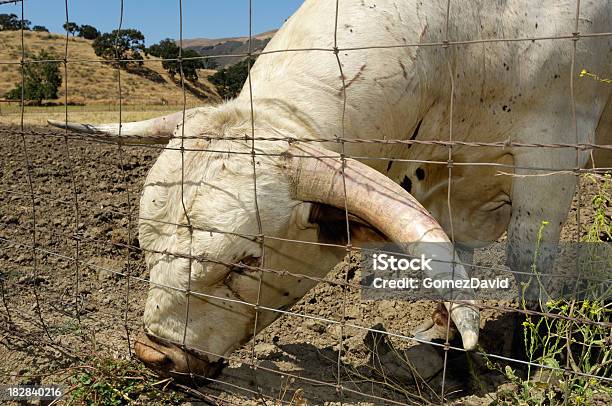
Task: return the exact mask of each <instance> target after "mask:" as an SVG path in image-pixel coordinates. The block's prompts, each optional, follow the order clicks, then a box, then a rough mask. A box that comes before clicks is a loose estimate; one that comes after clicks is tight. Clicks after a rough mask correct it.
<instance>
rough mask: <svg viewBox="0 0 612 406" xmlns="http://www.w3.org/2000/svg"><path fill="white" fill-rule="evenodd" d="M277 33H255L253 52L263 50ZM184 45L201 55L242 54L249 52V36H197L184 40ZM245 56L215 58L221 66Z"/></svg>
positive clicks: (233, 62)
mask: <svg viewBox="0 0 612 406" xmlns="http://www.w3.org/2000/svg"><path fill="white" fill-rule="evenodd" d="M274 34H276V30H273V31H267V32H264V33H261V34H258V35H254V36H253V39H252V44H251V49H252V51H253V52H255V51H261V50H263V49H264V48H265V47H266V45H268V42H270V40H271V39H272V37H273V36H274ZM183 47H185V48H186V49H193V50H194V51H196V52H197V53H199V54H200V55H205V56H210V55H215V56H218V55H240V54H246V53H248V52H249V37H234V38H219V39H209V38H195V39H187V40H183ZM243 59H244V57H232V56H224V57H220V58H215V61H216V62H217V64H218V66H219V67H221V68H224V67H228V66H230V65H233V64H235V63H238V62H240V61H241V60H243Z"/></svg>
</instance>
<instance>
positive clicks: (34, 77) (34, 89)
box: [6, 49, 62, 104]
mask: <svg viewBox="0 0 612 406" xmlns="http://www.w3.org/2000/svg"><path fill="white" fill-rule="evenodd" d="M28 58H29V59H30V60H34V61H45V60H49V59H57V56H55V55H53V54H51V53H49V52H47V51H46V50H44V49H41V50H40V51H39V53H38V54H37V55H30V56H29V57H28ZM61 84H62V77H61V75H60V64H59V62H39V63H26V64H25V65H23V87H22V83H21V82H19V83H17V84H15V88H14V89H13V90H11V91H10V92H8V93H7V94H6V98H7V99H9V100H21V94H22V89H23V97H24V100H30V101H34V102H36V103H37V104H41V103H42V101H43V100H50V99H57V98H58V90H59V88H60V86H61Z"/></svg>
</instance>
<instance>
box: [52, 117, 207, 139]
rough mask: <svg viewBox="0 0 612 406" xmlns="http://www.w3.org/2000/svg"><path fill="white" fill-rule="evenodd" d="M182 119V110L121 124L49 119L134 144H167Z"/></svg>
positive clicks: (93, 134)
mask: <svg viewBox="0 0 612 406" xmlns="http://www.w3.org/2000/svg"><path fill="white" fill-rule="evenodd" d="M196 110H197V109H191V110H188V111H186V112H185V117H186V118H188V117H190V116H193V114H194V113H195V112H196ZM182 121H183V112H182V111H179V112H177V113H174V114H170V115H167V116H163V117H157V118H153V119H150V120H144V121H135V122H131V123H121V125H119V123H109V124H83V123H71V122H64V121H56V120H47V122H48V123H49V124H50V125H52V126H54V127H59V128H65V129H68V130H71V131H75V132H78V133H81V134H84V135H86V136H89V137H92V138H96V139H103V140H108V141H114V142H118V143H133V144H167V143H168V141H169V140H170V139H171V138H172V136H173V134H174V131H175V130H176V129H177V127H178V126H179V125H180V124H181V123H182Z"/></svg>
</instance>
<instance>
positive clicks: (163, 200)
mask: <svg viewBox="0 0 612 406" xmlns="http://www.w3.org/2000/svg"><path fill="white" fill-rule="evenodd" d="M335 3H336V2H335V1H330V0H307V1H306V2H305V3H304V5H303V6H302V7H301V8H300V10H299V11H298V12H297V13H296V14H295V15H294V16H292V17H291V18H290V19H289V20H288V21H287V23H286V24H285V25H284V26H283V28H282V29H281V30H280V31H279V32H278V33H277V34H276V36H275V37H274V39H273V40H272V41H271V42H270V43H269V45H268V46H267V48H266V51H275V50H285V49H299V48H328V49H329V48H331V47H332V46H333V38H334V15H335ZM446 4H447V2H446V0H444V1H442V0H434V1H426V2H420V1H413V0H404V1H392V0H376V1H374V0H360V1H340V10H339V16H340V17H339V24H338V45H339V47H340V48H347V47H368V46H380V45H398V44H399V45H401V44H413V43H433V42H441V41H442V40H444V39H445V37H444V33H445V16H446ZM611 7H612V6H611V3H610V2H608V1H604V0H602V1H583V2H582V8H581V19H580V29H579V30H580V31H581V32H582V33H589V32H606V31H610V27H611V26H612V23H611V21H612V19H611V14H612V12H611ZM574 13H575V1H559V0H544V1H539V2H534V1H526V0H506V1H489V0H486V1H452V2H451V12H450V21H449V23H450V25H449V30H448V32H449V38H448V39H449V40H451V41H453V40H474V39H480V38H515V37H531V36H555V35H565V34H568V33H571V32H572V31H573V30H574V27H573V24H574V21H573V18H574ZM572 46H573V42H572V41H571V40H565V41H550V40H549V41H536V42H531V41H525V42H505V43H485V44H475V45H474V44H472V45H460V46H451V47H449V48H448V49H446V50H445V49H443V48H442V47H439V46H435V47H419V48H416V47H396V48H391V49H365V50H352V51H350V50H347V51H342V52H340V54H339V57H340V60H341V62H342V66H343V70H344V74H345V78H346V85H347V88H346V100H347V105H346V107H347V109H346V117H345V121H344V123H345V130H344V131H343V130H342V120H341V118H342V106H343V89H342V81H341V77H340V74H339V70H338V66H337V61H336V57H335V56H334V54H333V53H332V52H322V51H308V52H286V53H283V52H280V53H274V54H267V55H262V56H260V57H259V59H258V61H257V63H256V64H255V66H254V68H253V70H252V72H251V81H252V85H253V100H254V104H255V106H256V111H255V114H256V123H255V126H256V128H255V132H256V136H260V137H265V136H268V137H273V136H279V135H281V136H290V137H293V138H303V137H317V138H318V137H330V138H333V137H335V136H340V135H342V134H344V135H345V136H346V137H348V138H362V139H409V138H411V137H412V136H415V137H416V139H420V140H448V139H449V135H450V133H449V97H450V89H451V80H450V74H449V66H450V69H451V72H452V77H453V82H454V87H455V93H454V100H453V104H454V115H453V132H452V137H453V140H456V141H482V142H493V141H505V140H512V141H517V142H542V143H555V142H559V143H574V142H576V141H578V142H584V141H586V140H587V139H588V137H589V136H592V135H593V133H594V132H595V129H596V126H597V123H598V121H599V119H600V117H601V113H602V111H603V108H604V106H605V104H606V102H607V100H608V99H609V97H610V86H604V85H602V84H601V83H598V82H595V81H590V80H579V79H575V100H576V112H577V121H578V137H579V139H578V140H576V138H575V134H574V131H573V128H572V119H571V117H572V114H571V104H570V98H569V82H570V78H569V74H570V66H569V64H570V60H571V51H572ZM611 48H612V43H611V40H610V38H609V37H606V38H590V39H587V38H583V39H581V40H580V41H578V42H577V43H576V49H577V52H576V61H577V67H576V72H579V70H580V68H581V67H585V68H588V69H589V70H590V71H592V72H597V73H598V74H600V75H601V76H603V77H611V76H612V72H611V67H612V56H611V53H610V49H611ZM249 96H250V95H249V90H248V87H245V89H244V90H243V91H242V93H241V94H240V96H239V97H238V99H237V100H236V101H233V102H229V103H226V104H225V105H222V106H221V107H218V108H214V107H210V108H205V109H199V110H197V111H195V112H194V115H193V117H192V118H190V119H189V120H188V121H187V122H186V128H185V134H186V135H201V134H219V135H221V136H228V135H234V136H244V135H245V134H250V132H251V128H250V118H251V116H250V102H249ZM419 123H420V124H419ZM417 127H418V133H417V131H416V129H417ZM181 134H182V131H181V129H180V128H179V130H177V132H176V133H175V135H181ZM184 146H185V147H186V148H187V149H189V148H208V149H210V150H215V151H232V152H239V153H241V154H230V153H228V152H193V151H186V152H185V153H184V171H181V166H182V164H181V162H182V160H181V153H180V151H179V150H178V149H180V147H181V140H180V139H173V140H172V141H171V142H170V143H169V145H168V147H170V148H175V149H176V150H165V151H164V152H163V153H162V154H161V156H160V158H159V159H158V161H157V162H156V163H155V165H154V167H153V168H152V170H151V172H150V173H149V176H148V177H147V181H146V184H145V186H144V191H143V195H142V200H141V213H140V214H141V216H142V217H144V218H149V219H151V220H143V221H141V225H140V244H141V246H142V247H143V248H145V249H147V250H152V251H156V252H158V253H149V254H147V265H148V267H149V270H150V272H151V281H152V282H153V285H152V287H151V291H150V294H149V298H148V300H147V305H146V311H145V327H146V328H147V329H148V330H149V331H150V332H152V333H154V334H156V335H159V336H162V337H166V338H169V339H172V340H175V341H177V342H181V341H182V335H183V327H184V323H185V315H186V306H185V304H186V297H185V295H184V293H183V292H181V291H175V290H172V289H169V288H167V287H164V286H172V287H176V288H178V289H183V290H184V289H187V288H188V285H189V284H190V286H189V288H190V290H191V291H199V292H203V293H205V294H207V295H214V296H220V297H227V298H230V299H235V300H244V301H247V302H251V303H254V302H256V301H257V299H258V297H259V298H260V301H261V302H260V303H261V304H262V305H265V306H270V307H274V308H283V307H285V306H289V305H290V304H292V303H294V302H295V301H296V300H297V299H299V297H301V296H302V295H303V294H304V293H305V292H306V291H307V290H308V289H309V288H310V287H311V286H313V282H312V281H308V280H302V281H300V282H298V281H296V279H295V278H292V277H275V276H273V275H270V274H267V273H266V274H264V275H263V278H264V283H263V284H262V286H263V289H264V290H263V291H262V292H259V293H258V291H257V287H258V286H259V283H258V279H257V278H258V276H259V274H257V273H254V272H250V273H249V272H246V273H245V272H242V273H240V272H233V271H232V270H231V269H229V268H228V267H226V266H224V265H222V263H234V262H239V261H241V260H243V259H245V258H248V257H261V255H262V252H261V251H260V246H259V244H257V243H255V242H253V241H250V240H248V239H245V238H242V237H239V236H236V235H232V234H225V233H215V232H209V231H205V230H209V229H220V230H224V231H230V232H232V233H235V234H246V235H257V234H259V230H258V222H257V218H256V215H255V205H254V196H255V193H254V184H253V168H252V162H251V156H250V154H249V152H250V143H249V142H245V141H224V140H213V141H210V142H206V141H204V140H190V139H188V140H185V141H184ZM325 146H326V147H327V148H329V149H332V150H335V151H339V149H340V146H339V144H337V143H328V144H326V145H325ZM256 147H257V149H258V151H262V152H265V153H278V154H281V153H283V152H284V151H286V149H287V148H288V144H287V143H286V142H261V141H258V142H257V143H256ZM346 152H347V154H349V155H351V156H357V157H366V156H370V157H390V158H395V159H400V160H401V159H418V160H429V161H431V160H434V161H441V162H443V163H444V164H443V165H438V164H431V163H430V164H422V163H411V162H401V161H396V162H394V163H393V164H391V165H389V161H386V160H376V159H375V160H366V161H365V162H366V163H367V164H369V165H371V166H372V167H374V168H375V169H377V170H379V171H381V172H383V173H386V174H388V176H389V177H391V178H392V179H394V180H396V181H397V182H398V183H402V184H403V185H405V187H406V188H408V187H409V186H410V188H411V193H412V194H413V195H414V196H415V197H416V198H417V199H419V200H420V201H421V202H422V203H423V204H424V205H425V206H426V208H428V210H429V211H430V212H431V213H432V214H433V215H434V217H435V218H436V219H438V221H440V223H441V224H442V226H443V227H445V229H446V231H447V233H449V234H450V232H451V231H453V232H454V236H455V238H456V239H457V240H459V241H462V242H464V243H465V244H466V245H468V246H482V245H484V244H486V243H488V242H491V241H494V240H496V239H497V238H498V237H499V236H500V235H501V234H502V233H503V232H504V231H505V230H506V229H509V240H510V244H511V247H513V248H511V250H510V261H511V265H512V266H513V269H519V268H521V267H522V266H524V264H525V261H530V260H531V255H530V252H529V251H528V250H524V249H522V247H523V246H525V245H530V244H532V241H533V239H534V238H535V232H536V231H537V228H538V225H539V224H540V222H541V221H542V220H548V221H550V222H551V223H552V225H551V227H550V228H548V229H547V230H546V234H545V240H546V241H552V242H554V241H556V240H557V239H558V234H559V227H560V224H561V222H562V221H563V219H564V218H565V216H566V214H567V210H568V207H569V203H570V201H571V198H572V195H573V190H574V183H575V180H574V178H573V176H571V175H569V176H561V175H556V176H550V177H534V178H511V177H509V176H495V175H496V172H497V171H498V170H502V171H505V172H509V171H511V169H509V168H506V167H491V166H474V165H472V166H455V167H454V168H453V172H452V173H453V183H452V202H451V203H452V205H453V230H451V227H450V225H451V222H450V218H449V214H448V207H447V201H446V195H447V187H448V185H447V177H448V169H447V167H446V163H445V162H446V160H447V159H448V149H447V148H445V147H434V146H427V145H413V146H411V147H408V146H406V145H393V146H384V145H376V144H350V143H348V144H346ZM586 159H587V154H586V153H584V154H582V153H581V154H580V156H579V162H578V163H579V164H580V165H584V163H585V162H586ZM453 160H454V161H455V162H481V163H482V162H497V163H500V164H505V165H517V166H519V167H533V166H538V167H543V168H557V169H561V168H564V169H565V168H573V167H574V166H575V165H576V162H575V151H574V150H571V149H567V150H561V149H543V148H538V149H520V148H518V149H509V148H506V149H500V148H470V147H455V148H453ZM256 161H257V165H256V166H257V195H258V197H259V199H258V203H259V210H260V213H261V223H262V226H263V230H262V231H263V233H264V234H266V235H270V236H276V237H281V238H292V239H296V240H303V241H317V235H316V230H315V229H312V228H307V229H303V228H301V227H299V226H298V224H297V222H296V218H297V217H299V211H300V210H301V209H303V203H302V202H300V201H295V200H292V198H291V187H292V185H291V184H290V183H289V181H288V178H287V176H286V174H285V173H284V172H283V168H282V165H281V163H280V162H281V160H279V159H278V157H272V156H257V158H256ZM417 171H418V173H417ZM517 172H519V173H521V174H525V173H534V172H532V171H529V170H522V169H521V170H518V171H517ZM183 177H184V179H182V178H183ZM406 179H408V180H406ZM182 180H184V190H183V191H181V186H180V185H181V181H182ZM409 183H410V185H409ZM181 195H183V199H181ZM183 201H184V204H185V208H186V210H187V213H188V217H189V219H187V218H185V216H184V214H183ZM551 201H554V204H551ZM510 204H512V206H510ZM154 220H157V221H154ZM164 222H166V223H182V224H187V223H190V224H191V225H192V226H193V227H194V228H193V234H192V235H191V234H190V233H189V228H187V227H177V226H173V225H169V224H164ZM266 243H267V246H266V249H265V255H264V257H265V262H264V264H263V266H264V267H266V268H273V269H280V270H288V271H291V272H294V273H304V274H310V275H316V276H323V275H325V273H326V272H327V271H328V270H329V269H330V268H331V267H332V266H333V265H334V264H335V263H336V262H337V261H338V258H339V256H340V255H341V254H342V252H341V251H340V252H334V251H333V250H329V249H325V248H323V247H320V246H316V245H307V244H291V243H281V242H280V241H278V240H272V239H267V240H266ZM164 251H168V252H173V253H182V254H185V255H191V256H204V257H206V258H207V259H209V260H213V261H217V262H220V263H215V262H206V261H204V260H191V261H190V260H188V259H185V258H177V257H175V256H171V255H165V254H162V252H164ZM190 264H191V267H189V265H190ZM156 284H159V285H156ZM189 300H190V309H189V320H188V329H187V344H188V345H190V346H193V347H196V348H200V349H203V350H205V351H208V352H211V353H214V354H218V355H220V356H223V355H227V354H228V353H229V352H231V351H232V350H233V349H235V348H236V347H238V346H240V345H241V344H242V343H243V342H244V341H245V340H248V339H249V338H250V337H251V335H252V332H253V329H254V326H253V320H254V310H253V308H252V307H249V306H245V305H240V304H237V303H232V302H230V301H221V300H218V299H211V298H205V297H197V296H196V295H191V296H190V299H189ZM228 310H231V311H228ZM277 316H278V314H275V313H272V312H265V311H263V312H262V313H261V318H260V319H259V324H258V330H259V329H261V328H263V327H265V326H266V325H267V324H269V323H270V322H271V321H273V320H274V318H275V317H277ZM211 359H215V357H211Z"/></svg>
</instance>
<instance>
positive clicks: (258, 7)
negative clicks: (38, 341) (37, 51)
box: [0, 0, 303, 46]
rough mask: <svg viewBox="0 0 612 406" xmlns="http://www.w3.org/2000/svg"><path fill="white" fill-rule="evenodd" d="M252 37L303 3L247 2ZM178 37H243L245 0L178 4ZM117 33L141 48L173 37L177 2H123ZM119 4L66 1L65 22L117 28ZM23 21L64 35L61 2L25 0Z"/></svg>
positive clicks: (8, 9) (16, 8) (10, 9)
mask: <svg viewBox="0 0 612 406" xmlns="http://www.w3.org/2000/svg"><path fill="white" fill-rule="evenodd" d="M252 2H253V34H258V33H261V32H264V31H268V30H271V29H275V28H279V27H280V26H281V25H282V24H283V22H284V21H285V20H286V19H287V18H288V17H289V16H291V15H292V14H293V13H294V12H295V11H296V10H297V9H298V8H299V6H300V5H301V4H302V3H303V0H252ZM182 3H183V38H185V39H188V38H222V37H234V36H245V35H248V33H249V26H248V24H249V13H248V9H249V1H248V0H182ZM123 7H124V8H123V28H135V29H138V30H140V31H141V32H142V33H143V34H144V36H145V38H146V45H147V46H150V45H152V44H154V43H156V42H159V41H160V40H162V39H164V38H176V39H178V38H179V21H180V18H179V0H123ZM10 13H14V14H17V16H19V17H21V5H20V4H19V3H18V4H17V5H14V4H3V5H0V14H10ZM120 15H121V1H120V0H68V16H69V20H70V21H74V22H75V23H77V24H79V25H81V24H89V25H93V26H94V27H96V28H97V29H98V30H100V31H102V32H110V31H112V30H113V29H116V28H118V26H119V17H120ZM24 18H25V19H26V20H30V21H31V22H32V25H44V26H45V27H47V28H48V29H49V30H50V31H51V32H56V33H63V32H65V31H64V30H63V28H62V25H63V24H64V22H65V21H66V6H65V0H25V3H24Z"/></svg>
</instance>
